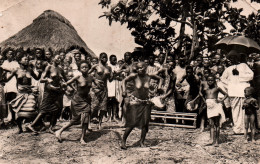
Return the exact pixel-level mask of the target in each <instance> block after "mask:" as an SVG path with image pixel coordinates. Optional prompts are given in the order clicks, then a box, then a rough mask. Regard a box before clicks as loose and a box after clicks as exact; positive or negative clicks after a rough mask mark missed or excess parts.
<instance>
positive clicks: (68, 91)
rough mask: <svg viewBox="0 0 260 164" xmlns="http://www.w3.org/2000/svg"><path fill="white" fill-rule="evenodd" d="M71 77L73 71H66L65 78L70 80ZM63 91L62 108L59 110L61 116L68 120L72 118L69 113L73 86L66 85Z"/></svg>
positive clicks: (73, 90)
mask: <svg viewBox="0 0 260 164" xmlns="http://www.w3.org/2000/svg"><path fill="white" fill-rule="evenodd" d="M72 78H73V72H72V71H69V72H68V73H67V79H68V80H70V79H72ZM64 90H65V93H64V95H63V109H62V112H61V118H62V119H65V120H70V119H71V118H72V113H71V99H72V97H73V94H74V92H75V90H76V89H75V86H74V85H73V84H71V86H69V85H68V86H66V87H65V88H64Z"/></svg>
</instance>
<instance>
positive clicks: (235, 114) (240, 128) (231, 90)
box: [220, 50, 254, 134]
mask: <svg viewBox="0 0 260 164" xmlns="http://www.w3.org/2000/svg"><path fill="white" fill-rule="evenodd" d="M227 57H228V58H229V60H230V61H231V63H232V65H231V66H229V67H228V68H226V69H225V71H224V72H223V74H222V76H221V78H220V79H221V82H222V83H223V84H224V85H225V86H226V88H227V92H228V96H229V97H230V103H231V108H232V118H233V122H234V126H233V131H234V134H241V133H243V132H244V115H245V113H244V111H243V110H242V105H243V102H244V99H245V96H244V89H245V88H246V87H249V86H250V84H249V82H250V81H251V80H252V79H253V76H254V73H253V71H252V70H251V69H250V68H249V67H248V66H247V64H246V63H245V61H242V60H241V54H239V53H237V52H236V51H235V50H231V51H230V52H229V54H228V56H227Z"/></svg>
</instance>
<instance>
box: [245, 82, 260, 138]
mask: <svg viewBox="0 0 260 164" xmlns="http://www.w3.org/2000/svg"><path fill="white" fill-rule="evenodd" d="M253 94H254V88H253V87H247V88H245V97H246V99H245V101H244V103H243V106H242V109H244V110H245V134H244V135H245V141H246V142H248V140H247V132H248V127H249V123H250V130H251V137H252V141H253V142H255V115H256V110H258V108H259V106H258V103H257V100H256V99H255V98H253Z"/></svg>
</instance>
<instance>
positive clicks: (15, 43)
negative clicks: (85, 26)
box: [0, 10, 96, 56]
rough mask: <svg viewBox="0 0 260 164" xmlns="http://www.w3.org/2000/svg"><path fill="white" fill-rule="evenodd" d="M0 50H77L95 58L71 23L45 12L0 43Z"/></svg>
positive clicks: (55, 13) (47, 11)
mask: <svg viewBox="0 0 260 164" xmlns="http://www.w3.org/2000/svg"><path fill="white" fill-rule="evenodd" d="M0 47H1V49H2V50H4V49H6V48H8V47H11V48H14V49H18V48H21V47H22V48H23V49H25V50H26V49H28V48H30V49H32V48H44V49H48V48H52V50H54V51H59V50H60V49H65V50H68V49H73V48H79V49H81V50H83V51H85V53H87V54H88V55H90V56H96V55H95V54H94V52H93V51H91V50H90V49H89V48H88V46H87V45H86V43H85V42H84V41H83V40H82V39H81V38H80V36H79V35H78V33H77V31H76V30H75V28H74V27H73V26H72V25H71V23H70V22H69V21H68V20H67V19H66V18H64V17H63V16H62V15H60V14H59V13H57V12H55V11H52V10H46V11H44V12H43V13H42V14H41V15H40V16H38V17H37V18H36V19H34V20H33V23H32V24H30V25H29V26H27V27H25V28H24V29H22V30H21V31H19V32H18V33H17V34H15V35H14V36H12V37H10V38H8V39H7V40H5V41H3V42H2V43H0Z"/></svg>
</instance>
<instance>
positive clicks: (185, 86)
mask: <svg viewBox="0 0 260 164" xmlns="http://www.w3.org/2000/svg"><path fill="white" fill-rule="evenodd" d="M173 73H175V75H176V84H178V83H180V81H181V80H182V78H183V77H184V76H185V75H186V70H185V68H181V67H180V66H176V67H175V69H174V70H173ZM176 89H177V93H178V94H177V99H186V98H187V97H188V92H189V90H190V85H189V83H188V82H187V80H186V79H185V80H184V81H183V82H182V83H181V87H176ZM182 91H184V95H181V94H179V92H182Z"/></svg>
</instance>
